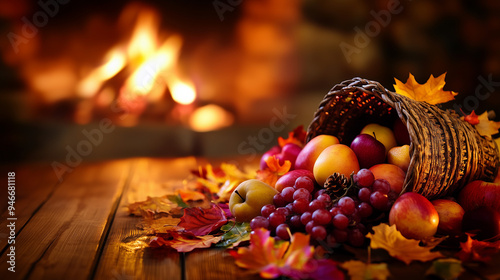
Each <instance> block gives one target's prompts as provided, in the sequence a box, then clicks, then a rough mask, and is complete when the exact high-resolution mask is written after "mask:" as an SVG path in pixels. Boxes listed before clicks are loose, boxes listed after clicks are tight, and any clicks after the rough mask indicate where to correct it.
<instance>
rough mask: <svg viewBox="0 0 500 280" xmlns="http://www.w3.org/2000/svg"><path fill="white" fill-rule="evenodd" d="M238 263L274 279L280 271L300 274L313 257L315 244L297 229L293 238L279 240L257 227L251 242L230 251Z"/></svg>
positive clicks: (295, 274)
mask: <svg viewBox="0 0 500 280" xmlns="http://www.w3.org/2000/svg"><path fill="white" fill-rule="evenodd" d="M230 252H231V255H232V256H233V257H234V258H235V259H236V265H238V266H239V267H242V268H246V269H249V270H251V271H253V272H258V273H260V276H261V277H262V278H267V279H272V278H277V277H278V276H280V275H284V276H297V275H300V274H301V273H302V272H303V270H307V269H309V266H308V265H306V264H307V263H308V262H309V261H310V260H311V259H312V257H313V253H314V247H313V246H310V245H309V235H306V234H303V233H300V232H297V233H295V234H294V235H293V236H292V239H291V241H290V242H288V241H285V242H279V243H277V244H276V242H275V240H274V238H272V237H271V236H270V232H269V231H268V230H266V229H262V228H259V229H256V230H254V231H253V232H252V234H251V235H250V246H249V247H242V248H239V249H238V251H230Z"/></svg>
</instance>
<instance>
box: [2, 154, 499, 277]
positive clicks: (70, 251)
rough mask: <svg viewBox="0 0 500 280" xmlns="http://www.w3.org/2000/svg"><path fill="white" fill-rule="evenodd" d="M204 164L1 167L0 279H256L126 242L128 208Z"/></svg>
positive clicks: (211, 254)
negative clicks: (62, 169) (62, 171)
mask: <svg viewBox="0 0 500 280" xmlns="http://www.w3.org/2000/svg"><path fill="white" fill-rule="evenodd" d="M210 162H211V163H215V164H218V162H220V161H210ZM205 163H207V160H201V159H197V158H193V157H186V158H175V159H152V158H133V159H123V160H112V161H105V162H93V163H82V164H81V165H79V166H77V167H76V168H74V170H73V172H71V173H69V174H67V176H66V177H64V179H63V180H62V181H60V182H59V181H58V178H57V177H56V175H55V173H54V171H53V170H52V167H51V166H50V165H49V164H24V165H18V166H4V167H2V168H1V171H2V176H3V177H2V178H3V180H4V182H6V181H7V173H8V172H9V171H14V172H15V173H16V175H15V178H16V194H15V204H14V206H15V212H14V215H13V216H11V215H9V212H8V209H7V206H8V204H7V202H8V201H7V197H6V196H5V195H4V193H6V191H7V190H6V188H7V187H6V184H3V186H4V190H2V191H1V192H2V195H1V197H0V198H1V201H0V207H1V209H2V213H3V214H2V218H1V221H0V223H1V224H0V242H1V244H0V248H1V250H2V251H1V254H0V279H70V280H77V279H117V280H126V279H169V280H170V279H171V280H175V279H241V280H244V279H260V278H259V277H258V276H256V275H252V274H249V273H248V272H247V271H245V270H243V269H240V268H238V267H237V266H235V264H234V260H233V258H232V257H231V256H230V255H229V254H228V253H227V251H226V250H222V249H198V250H195V251H193V252H189V253H183V254H179V253H177V252H176V251H173V250H168V249H151V248H144V247H142V246H138V247H137V248H134V246H133V243H127V242H128V241H133V240H134V237H137V236H140V235H141V230H139V229H138V228H137V224H138V223H139V222H140V218H137V217H132V216H130V215H129V214H128V212H127V208H126V206H127V205H128V204H129V203H132V202H136V201H141V200H145V199H146V197H147V196H162V195H165V194H167V193H171V192H173V191H174V190H175V189H176V188H180V187H181V186H182V180H184V179H185V178H186V177H187V176H188V175H189V171H190V170H192V169H196V168H197V166H198V165H199V164H205ZM8 218H16V220H8ZM12 222H14V223H15V244H14V246H15V251H14V252H15V272H10V271H9V270H8V267H9V266H10V265H9V264H8V261H9V259H10V258H11V257H10V256H8V255H9V253H10V252H11V250H10V246H12V245H9V244H7V242H8V240H9V239H8V237H9V231H8V227H7V225H8V224H9V223H12ZM496 260H498V258H497V259H496ZM394 263H395V265H394V266H393V267H391V273H393V275H394V278H393V279H398V277H399V276H403V275H404V276H405V278H407V279H422V278H423V273H424V272H425V270H426V268H427V267H426V265H424V264H418V263H417V264H415V265H412V266H410V267H407V266H405V265H404V264H402V263H401V262H398V261H394ZM498 263H500V262H497V264H498ZM499 271H500V269H499V268H498V266H496V267H495V266H494V265H493V266H488V267H478V269H477V270H474V271H467V272H466V273H465V274H464V279H498V278H499V277H500V273H499ZM398 275H399V276H398Z"/></svg>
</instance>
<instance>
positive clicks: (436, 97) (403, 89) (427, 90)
mask: <svg viewBox="0 0 500 280" xmlns="http://www.w3.org/2000/svg"><path fill="white" fill-rule="evenodd" d="M445 76H446V72H445V73H444V74H442V75H441V76H439V77H437V78H434V76H433V75H431V76H430V77H429V79H428V80H427V82H426V83H425V84H419V83H418V82H417V81H416V80H415V77H414V76H413V75H412V74H411V73H410V76H409V77H408V80H407V81H406V83H405V84H403V83H402V82H401V81H399V80H398V79H396V78H394V80H395V81H396V84H395V85H394V90H395V91H396V93H398V94H400V95H404V96H406V97H408V98H411V99H413V100H416V101H425V102H427V103H429V104H432V105H435V104H440V103H445V102H448V101H450V100H453V99H455V95H457V94H458V93H457V92H454V91H444V90H443V87H444V85H445V81H444V78H445Z"/></svg>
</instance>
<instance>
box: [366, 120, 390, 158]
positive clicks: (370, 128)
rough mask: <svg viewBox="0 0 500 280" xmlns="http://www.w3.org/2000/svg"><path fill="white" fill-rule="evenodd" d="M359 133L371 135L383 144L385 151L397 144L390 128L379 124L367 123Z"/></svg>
mask: <svg viewBox="0 0 500 280" xmlns="http://www.w3.org/2000/svg"><path fill="white" fill-rule="evenodd" d="M360 134H370V135H371V136H374V137H375V138H376V139H377V140H378V141H380V142H382V144H384V146H385V150H386V151H389V150H390V149H392V147H394V146H396V145H397V143H396V138H395V137H394V133H393V132H392V130H391V129H390V128H388V127H385V126H382V125H380V124H376V123H371V124H368V125H366V126H365V127H364V128H363V129H362V130H361V133H360Z"/></svg>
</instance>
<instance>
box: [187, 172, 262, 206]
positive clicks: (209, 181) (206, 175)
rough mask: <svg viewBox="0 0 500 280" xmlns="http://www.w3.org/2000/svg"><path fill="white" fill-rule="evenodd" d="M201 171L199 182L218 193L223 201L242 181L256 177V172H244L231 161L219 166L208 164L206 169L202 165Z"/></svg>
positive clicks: (227, 198) (212, 191)
mask: <svg viewBox="0 0 500 280" xmlns="http://www.w3.org/2000/svg"><path fill="white" fill-rule="evenodd" d="M199 173H200V174H202V176H200V177H198V178H197V182H198V183H200V184H201V185H202V186H205V187H206V188H208V189H209V190H210V192H211V193H216V194H217V195H218V196H219V200H221V201H227V200H229V197H230V196H231V194H232V193H233V191H234V190H235V189H236V187H237V186H238V185H239V184H240V183H241V182H243V181H246V180H248V179H254V178H255V172H248V173H247V172H244V171H242V170H240V169H239V168H238V167H237V166H236V165H234V164H229V163H222V164H221V165H220V167H219V168H214V167H213V166H212V165H210V164H208V165H206V166H205V168H204V169H203V168H201V167H200V171H199Z"/></svg>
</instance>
